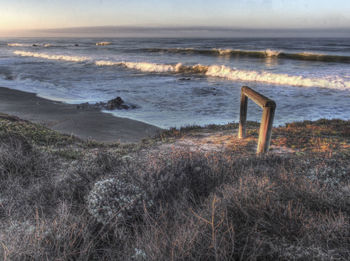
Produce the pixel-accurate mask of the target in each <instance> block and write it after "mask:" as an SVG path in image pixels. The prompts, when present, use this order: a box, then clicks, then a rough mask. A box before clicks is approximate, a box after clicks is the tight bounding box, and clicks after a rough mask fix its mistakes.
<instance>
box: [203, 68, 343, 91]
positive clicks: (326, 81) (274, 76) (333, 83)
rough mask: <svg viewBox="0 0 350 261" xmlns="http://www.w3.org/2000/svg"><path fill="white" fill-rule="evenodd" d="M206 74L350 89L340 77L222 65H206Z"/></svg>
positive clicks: (238, 78) (236, 78) (234, 78)
mask: <svg viewBox="0 0 350 261" xmlns="http://www.w3.org/2000/svg"><path fill="white" fill-rule="evenodd" d="M206 75H207V76H211V77H222V78H226V79H229V80H233V81H247V82H263V83H270V84H278V85H289V86H303V87H323V88H334V89H350V81H344V80H343V79H341V78H340V77H333V78H331V77H323V78H307V77H303V76H294V75H288V74H278V73H269V72H264V71H263V72H257V71H248V70H236V69H232V68H229V67H227V66H224V65H212V66H209V67H208V71H207V72H206Z"/></svg>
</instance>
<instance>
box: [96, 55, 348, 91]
mask: <svg viewBox="0 0 350 261" xmlns="http://www.w3.org/2000/svg"><path fill="white" fill-rule="evenodd" d="M95 63H96V65H98V66H113V65H116V66H123V67H126V68H128V69H134V70H139V71H142V72H154V73H187V74H204V75H206V76H210V77H220V78H225V79H229V80H233V81H243V82H262V83H270V84H277V85H289V86H303V87H323V88H334V89H350V81H348V82H347V81H344V80H343V79H341V78H339V77H336V78H329V77H324V78H307V77H303V76H294V75H288V74H278V73H269V72H258V71H248V70H238V69H234V68H230V67H227V66H224V65H210V66H206V65H200V64H197V65H183V64H181V63H178V64H175V65H170V64H155V63H145V62H141V63H136V62H110V61H96V62H95Z"/></svg>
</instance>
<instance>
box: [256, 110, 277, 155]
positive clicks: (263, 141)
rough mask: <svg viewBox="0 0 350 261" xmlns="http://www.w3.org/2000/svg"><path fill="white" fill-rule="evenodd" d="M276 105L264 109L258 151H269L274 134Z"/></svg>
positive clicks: (259, 152)
mask: <svg viewBox="0 0 350 261" xmlns="http://www.w3.org/2000/svg"><path fill="white" fill-rule="evenodd" d="M275 107H276V106H273V107H265V108H264V110H263V114H262V118H261V123H260V130H259V141H258V149H257V151H256V152H257V153H258V154H261V153H265V152H268V151H269V147H270V142H271V135H272V123H273V118H274V116H275Z"/></svg>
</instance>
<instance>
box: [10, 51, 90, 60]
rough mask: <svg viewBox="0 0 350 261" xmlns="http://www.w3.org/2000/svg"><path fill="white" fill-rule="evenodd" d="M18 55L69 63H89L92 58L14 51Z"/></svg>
mask: <svg viewBox="0 0 350 261" xmlns="http://www.w3.org/2000/svg"><path fill="white" fill-rule="evenodd" d="M13 53H14V54H16V55H20V56H25V57H35V58H42V59H48V60H62V61H68V62H85V61H89V60H90V58H88V57H82V56H70V55H54V54H46V53H34V52H25V51H14V52H13Z"/></svg>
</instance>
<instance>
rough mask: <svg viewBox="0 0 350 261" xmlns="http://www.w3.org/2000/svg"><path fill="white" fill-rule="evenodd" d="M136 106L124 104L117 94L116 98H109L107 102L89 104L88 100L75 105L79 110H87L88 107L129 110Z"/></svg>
mask: <svg viewBox="0 0 350 261" xmlns="http://www.w3.org/2000/svg"><path fill="white" fill-rule="evenodd" d="M135 108H137V106H135V105H133V104H126V103H125V102H124V101H123V99H122V98H120V97H119V96H118V97H117V98H114V99H112V100H109V101H108V102H98V103H95V104H89V103H88V102H85V103H81V104H78V105H77V109H81V110H88V109H94V110H102V109H105V110H115V109H118V110H129V109H135Z"/></svg>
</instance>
